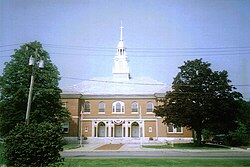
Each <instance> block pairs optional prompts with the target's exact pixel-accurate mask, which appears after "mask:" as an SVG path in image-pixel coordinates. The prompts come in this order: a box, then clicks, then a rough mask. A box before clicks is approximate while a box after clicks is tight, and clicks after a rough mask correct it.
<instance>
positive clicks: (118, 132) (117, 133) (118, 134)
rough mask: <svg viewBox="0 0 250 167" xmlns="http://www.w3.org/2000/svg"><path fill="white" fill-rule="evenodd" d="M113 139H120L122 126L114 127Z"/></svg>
mask: <svg viewBox="0 0 250 167" xmlns="http://www.w3.org/2000/svg"><path fill="white" fill-rule="evenodd" d="M115 137H122V126H121V125H120V126H117V125H116V126H115Z"/></svg>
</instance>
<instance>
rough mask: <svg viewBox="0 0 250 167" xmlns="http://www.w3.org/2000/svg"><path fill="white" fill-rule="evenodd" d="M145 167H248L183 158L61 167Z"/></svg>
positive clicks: (244, 161)
mask: <svg viewBox="0 0 250 167" xmlns="http://www.w3.org/2000/svg"><path fill="white" fill-rule="evenodd" d="M79 166H88V167H95V166H96V167H100V166H105V167H106V166H108V167H117V166H119V167H123V166H124V167H145V166H162V167H163V166H171V167H204V166H205V167H206V166H211V167H214V166H216V167H234V166H235V167H243V166H250V160H248V159H185V158H182V159H180V158H171V159H169V158H153V159H148V158H147V159H143V158H140V159H137V158H136V159H133V158H128V159H127V158H122V159H65V164H64V165H63V167H79Z"/></svg>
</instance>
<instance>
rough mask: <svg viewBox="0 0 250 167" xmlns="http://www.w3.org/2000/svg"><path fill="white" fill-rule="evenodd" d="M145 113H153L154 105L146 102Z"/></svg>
mask: <svg viewBox="0 0 250 167" xmlns="http://www.w3.org/2000/svg"><path fill="white" fill-rule="evenodd" d="M146 107H147V113H152V112H153V111H154V104H153V103H152V102H147V106H146Z"/></svg>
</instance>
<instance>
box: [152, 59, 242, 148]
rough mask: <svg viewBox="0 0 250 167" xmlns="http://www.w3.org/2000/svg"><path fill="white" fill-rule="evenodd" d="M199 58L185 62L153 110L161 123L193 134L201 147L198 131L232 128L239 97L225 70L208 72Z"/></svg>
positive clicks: (209, 70) (226, 130) (225, 131)
mask: <svg viewBox="0 0 250 167" xmlns="http://www.w3.org/2000/svg"><path fill="white" fill-rule="evenodd" d="M210 65H211V64H210V63H207V62H202V59H195V60H193V61H186V62H184V65H182V66H180V67H179V69H180V72H179V73H178V74H177V76H176V77H175V78H174V81H173V84H172V91H170V92H167V93H166V95H165V98H163V99H162V100H161V102H162V105H159V106H158V107H157V108H156V109H155V113H156V115H158V116H161V117H163V118H164V123H173V124H174V125H175V126H183V127H187V128H189V129H192V130H194V131H195V132H196V136H197V144H198V145H200V144H201V134H202V130H204V129H206V130H210V131H212V132H216V133H228V131H230V130H232V129H234V128H235V127H236V123H235V121H236V115H237V113H238V111H239V107H240V105H239V100H240V99H241V97H242V95H241V94H240V93H238V92H236V91H234V89H235V88H234V87H233V86H232V85H230V82H231V81H230V80H229V79H228V73H227V72H226V71H221V72H220V71H212V69H211V68H210Z"/></svg>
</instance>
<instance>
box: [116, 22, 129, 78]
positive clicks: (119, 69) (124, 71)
mask: <svg viewBox="0 0 250 167" xmlns="http://www.w3.org/2000/svg"><path fill="white" fill-rule="evenodd" d="M123 28H124V27H123V26H122V23H121V27H120V29H121V33H120V41H119V43H118V45H117V49H116V56H115V57H114V66H113V71H112V73H113V77H114V78H115V79H129V78H130V75H129V66H128V57H127V56H126V48H125V46H124V42H123V31H122V29H123Z"/></svg>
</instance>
